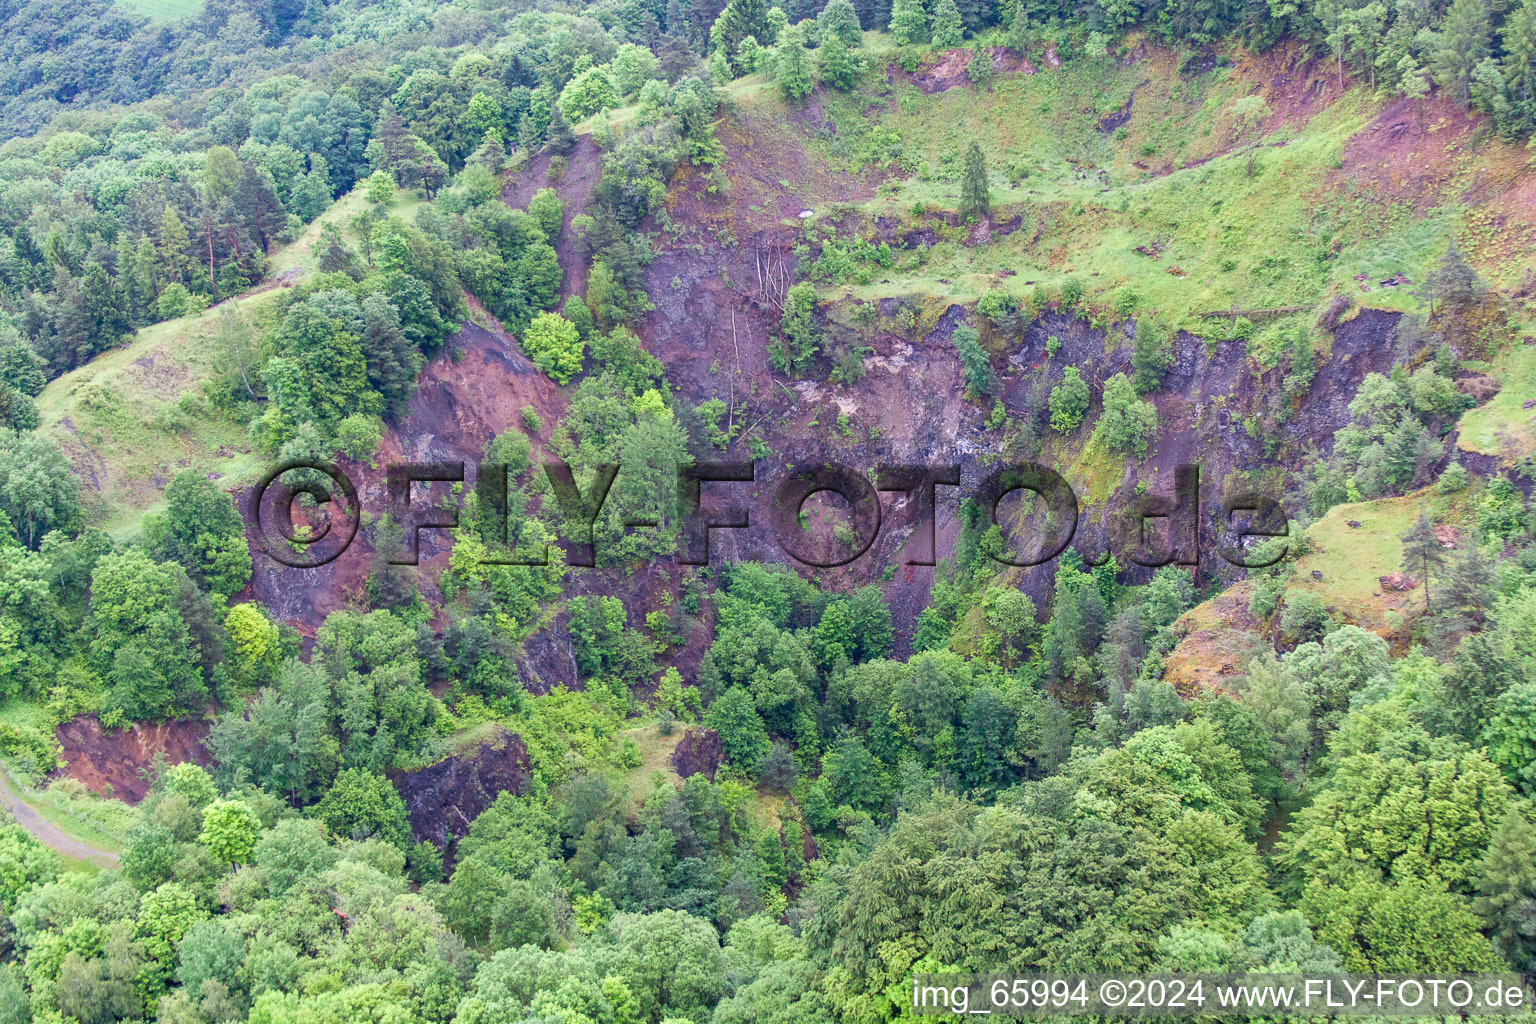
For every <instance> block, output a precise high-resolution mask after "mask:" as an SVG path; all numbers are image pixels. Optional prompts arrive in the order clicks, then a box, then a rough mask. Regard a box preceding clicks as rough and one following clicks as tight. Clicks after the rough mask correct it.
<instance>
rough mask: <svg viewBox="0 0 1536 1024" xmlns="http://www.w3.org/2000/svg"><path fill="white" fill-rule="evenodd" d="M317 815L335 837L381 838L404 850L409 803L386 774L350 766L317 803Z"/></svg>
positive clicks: (407, 834)
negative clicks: (402, 798) (406, 808)
mask: <svg viewBox="0 0 1536 1024" xmlns="http://www.w3.org/2000/svg"><path fill="white" fill-rule="evenodd" d="M315 816H316V817H317V818H319V819H320V821H322V822H324V824H325V827H326V828H327V829H329V830H330V833H331V834H332V835H333V836H337V837H339V838H343V839H347V838H352V839H367V838H378V839H382V840H383V841H384V842H386V843H390V844H392V845H394V846H396V847H398V848H400V849H402V850H403V849H404V848H405V844H406V840H407V839H408V838H409V832H408V831H407V828H406V822H405V802H404V801H403V800H401V799H400V794H399V793H397V792H396V791H395V787H394V785H393V784H392V783H391V782H390V781H389V780H388V779H386V778H385V777H384V776H382V775H375V774H373V773H372V772H368V771H364V770H363V769H361V768H348V769H346V770H345V771H343V772H342V773H341V774H340V775H338V776H336V781H335V783H333V784H332V786H331V788H330V790H329V791H328V792H327V793H326V794H325V796H324V798H322V799H321V801H320V802H319V803H318V804H316V805H315Z"/></svg>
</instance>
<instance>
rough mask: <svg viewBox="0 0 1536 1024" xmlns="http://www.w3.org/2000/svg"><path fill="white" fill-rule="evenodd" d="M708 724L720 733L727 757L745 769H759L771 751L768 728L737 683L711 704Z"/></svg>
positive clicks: (706, 716) (705, 717) (707, 725)
mask: <svg viewBox="0 0 1536 1024" xmlns="http://www.w3.org/2000/svg"><path fill="white" fill-rule="evenodd" d="M704 725H705V726H706V727H708V728H710V729H713V730H715V732H717V733H719V735H720V749H721V750H722V751H724V753H725V757H726V760H728V761H729V762H730V763H731V764H733V765H735V766H736V767H738V768H740V769H742V770H743V771H747V772H751V771H755V770H756V769H757V766H758V765H759V764H760V763H761V762H762V760H763V758H764V757H766V756H767V754H768V751H769V748H770V744H769V742H768V730H767V729H765V728H764V727H763V720H762V719H761V718H759V717H758V714H757V709H756V708H755V707H754V706H753V704H752V697H751V695H750V694H749V693H748V692H747V690H746V689H745V688H744V687H741V686H733V687H731V688H730V689H729V690H726V691H725V693H723V694H721V695H720V699H719V700H717V701H715V702H714V704H712V705H710V708H709V712H708V714H706V715H705V716H704Z"/></svg>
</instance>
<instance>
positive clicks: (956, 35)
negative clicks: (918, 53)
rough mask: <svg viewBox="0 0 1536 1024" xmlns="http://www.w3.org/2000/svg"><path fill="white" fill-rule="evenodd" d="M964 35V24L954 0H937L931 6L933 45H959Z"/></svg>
mask: <svg viewBox="0 0 1536 1024" xmlns="http://www.w3.org/2000/svg"><path fill="white" fill-rule="evenodd" d="M964 36H965V26H964V24H963V23H962V22H961V20H960V8H958V7H956V6H955V0H939V2H938V3H937V4H935V5H934V8H933V45H934V46H945V47H947V46H959V45H960V41H961V39H963V38H964Z"/></svg>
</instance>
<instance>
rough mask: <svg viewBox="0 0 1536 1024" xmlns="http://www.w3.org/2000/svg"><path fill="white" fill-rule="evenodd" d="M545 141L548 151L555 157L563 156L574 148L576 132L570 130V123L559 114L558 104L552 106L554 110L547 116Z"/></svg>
mask: <svg viewBox="0 0 1536 1024" xmlns="http://www.w3.org/2000/svg"><path fill="white" fill-rule="evenodd" d="M545 139H546V141H547V143H548V145H549V151H550V152H551V153H554V154H556V155H557V156H565V155H566V154H567V153H569V152H570V151H571V150H573V149H575V148H576V132H575V131H574V130H572V128H571V123H570V122H569V121H567V120H566V119H565V115H564V114H562V113H560V104H558V103H556V104H555V105H554V110H552V111H550V115H549V131H548V132H547V133H546V136H545Z"/></svg>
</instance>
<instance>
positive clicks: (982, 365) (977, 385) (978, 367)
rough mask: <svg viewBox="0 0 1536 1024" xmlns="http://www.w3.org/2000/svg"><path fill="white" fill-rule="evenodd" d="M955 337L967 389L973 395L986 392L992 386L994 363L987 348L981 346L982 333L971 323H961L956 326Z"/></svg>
mask: <svg viewBox="0 0 1536 1024" xmlns="http://www.w3.org/2000/svg"><path fill="white" fill-rule="evenodd" d="M953 339H954V342H955V351H956V352H957V353H959V355H960V366H961V368H962V370H963V373H964V376H965V390H966V391H967V392H968V393H969V394H970V395H971V396H972V397H979V396H981V395H983V394H985V393H986V392H987V389H988V388H990V387H991V386H992V365H991V361H990V360H989V359H988V357H987V351H986V349H984V348H982V347H981V335H980V334H979V333H978V332H977V330H976V328H974V327H972V326H971V325H970V324H961V325H960V326H959V327H956V328H955V332H954V335H953Z"/></svg>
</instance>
